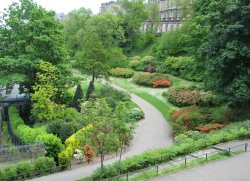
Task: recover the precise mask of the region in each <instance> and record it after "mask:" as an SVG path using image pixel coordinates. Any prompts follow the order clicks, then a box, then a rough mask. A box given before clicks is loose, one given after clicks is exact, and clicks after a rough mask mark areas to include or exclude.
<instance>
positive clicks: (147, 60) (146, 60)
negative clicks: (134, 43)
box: [141, 56, 155, 62]
mask: <svg viewBox="0 0 250 181" xmlns="http://www.w3.org/2000/svg"><path fill="white" fill-rule="evenodd" d="M154 60H155V58H154V57H152V56H145V57H143V58H142V59H141V61H142V62H153V61H154Z"/></svg>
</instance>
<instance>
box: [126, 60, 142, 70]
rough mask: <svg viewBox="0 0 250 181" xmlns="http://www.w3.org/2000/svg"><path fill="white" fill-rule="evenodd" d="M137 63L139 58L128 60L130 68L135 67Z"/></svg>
mask: <svg viewBox="0 0 250 181" xmlns="http://www.w3.org/2000/svg"><path fill="white" fill-rule="evenodd" d="M139 64H140V61H139V60H131V61H130V62H129V67H130V68H132V69H136V67H138V66H139Z"/></svg>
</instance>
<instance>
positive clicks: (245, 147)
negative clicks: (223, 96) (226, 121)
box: [103, 143, 248, 181]
mask: <svg viewBox="0 0 250 181" xmlns="http://www.w3.org/2000/svg"><path fill="white" fill-rule="evenodd" d="M247 150H248V143H244V144H239V145H236V146H231V147H228V148H226V149H221V150H215V151H210V152H206V153H201V154H190V155H187V156H185V157H181V158H179V159H175V160H171V161H167V162H163V163H161V164H157V165H153V166H149V167H147V168H143V169H140V170H136V171H134V172H127V173H125V174H121V175H118V176H114V177H110V178H107V179H103V180H104V181H112V180H118V179H125V180H129V178H133V177H135V176H136V175H138V174H141V173H144V172H149V171H154V172H155V174H156V175H157V176H158V175H159V174H160V173H161V171H160V170H161V169H164V168H167V167H174V166H178V165H181V164H183V165H184V166H185V167H187V166H188V164H189V162H190V161H192V160H195V159H198V158H204V159H205V161H208V159H209V156H211V155H215V154H218V153H231V152H236V151H245V152H247Z"/></svg>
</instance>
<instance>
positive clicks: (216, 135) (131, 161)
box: [89, 120, 250, 180]
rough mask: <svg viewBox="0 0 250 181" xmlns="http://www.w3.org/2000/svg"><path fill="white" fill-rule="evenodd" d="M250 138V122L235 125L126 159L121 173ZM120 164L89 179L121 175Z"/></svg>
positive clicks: (97, 172) (108, 167) (94, 174)
mask: <svg viewBox="0 0 250 181" xmlns="http://www.w3.org/2000/svg"><path fill="white" fill-rule="evenodd" d="M246 138H250V121H249V120H248V121H245V122H240V123H234V124H231V125H229V126H226V127H225V128H223V129H222V130H220V131H214V132H211V133H208V134H204V135H202V136H200V138H199V139H197V135H195V138H193V137H185V136H184V137H183V139H182V142H179V143H178V144H175V145H174V146H171V147H170V148H163V149H155V150H150V151H146V152H144V153H142V154H140V155H136V156H133V157H129V158H126V159H125V160H123V161H122V169H121V173H127V172H132V171H136V170H139V169H143V168H146V167H148V166H151V165H156V164H160V163H162V162H166V161H170V160H172V159H174V158H176V157H178V156H183V155H186V154H189V153H192V152H195V151H198V150H200V149H204V148H206V147H209V146H212V145H215V144H219V143H221V142H227V141H231V140H236V139H246ZM118 166H119V163H118V162H115V163H113V164H112V165H108V166H105V167H104V169H103V170H101V168H98V169H97V170H96V171H95V172H94V173H93V174H92V175H91V177H90V178H89V179H90V180H101V179H105V178H109V177H113V176H116V175H118V174H119V172H118V168H119V167H118Z"/></svg>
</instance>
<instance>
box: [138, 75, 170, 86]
mask: <svg viewBox="0 0 250 181" xmlns="http://www.w3.org/2000/svg"><path fill="white" fill-rule="evenodd" d="M133 81H134V82H135V83H136V84H138V85H143V86H149V87H168V86H170V85H171V82H170V81H169V80H168V79H167V76H166V75H164V74H156V73H141V74H137V75H136V76H134V78H133Z"/></svg>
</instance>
